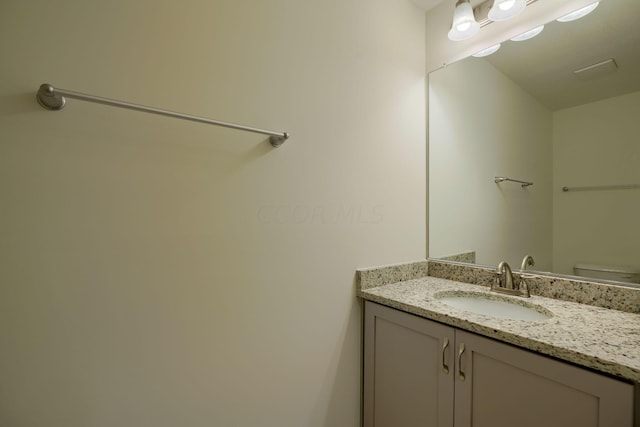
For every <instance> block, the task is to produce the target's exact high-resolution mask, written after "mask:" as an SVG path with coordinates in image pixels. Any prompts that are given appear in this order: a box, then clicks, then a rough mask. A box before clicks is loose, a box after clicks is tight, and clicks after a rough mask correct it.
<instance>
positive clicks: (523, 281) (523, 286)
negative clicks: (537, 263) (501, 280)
mask: <svg viewBox="0 0 640 427" xmlns="http://www.w3.org/2000/svg"><path fill="white" fill-rule="evenodd" d="M535 277H536V276H535V275H533V274H526V273H522V274H520V284H519V286H518V287H519V288H520V289H519V290H520V293H521V295H522V296H523V297H525V298H530V297H531V292H530V291H529V285H528V284H527V279H533V278H535Z"/></svg>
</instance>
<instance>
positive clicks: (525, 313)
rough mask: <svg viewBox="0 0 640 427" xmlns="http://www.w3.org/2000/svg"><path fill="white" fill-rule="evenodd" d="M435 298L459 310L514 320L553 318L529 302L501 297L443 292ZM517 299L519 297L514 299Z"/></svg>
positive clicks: (547, 312) (550, 314) (549, 313)
mask: <svg viewBox="0 0 640 427" xmlns="http://www.w3.org/2000/svg"><path fill="white" fill-rule="evenodd" d="M435 298H436V299H437V300H438V301H439V302H441V303H444V304H446V305H448V306H450V307H453V308H457V309H458V310H464V311H469V312H471V313H476V314H482V315H485V316H491V317H498V318H501V319H513V320H545V319H549V318H551V317H553V313H551V312H550V311H549V310H547V309H545V308H543V307H540V306H539V305H536V304H532V303H530V302H528V301H524V300H523V301H520V300H517V301H514V300H512V299H509V298H504V297H502V296H500V295H492V294H481V293H474V292H453V293H452V292H443V293H441V294H437V295H435ZM514 298H517V297H514Z"/></svg>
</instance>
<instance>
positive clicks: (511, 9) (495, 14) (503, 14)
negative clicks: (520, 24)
mask: <svg viewBox="0 0 640 427" xmlns="http://www.w3.org/2000/svg"><path fill="white" fill-rule="evenodd" d="M525 7H527V2H526V0H494V1H493V6H492V7H491V9H490V10H489V19H491V20H492V21H505V20H507V19H509V18H513V17H514V16H516V15H518V14H519V13H520V12H522V11H523V10H524V8H525Z"/></svg>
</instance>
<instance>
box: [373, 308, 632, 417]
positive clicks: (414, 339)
mask: <svg viewBox="0 0 640 427" xmlns="http://www.w3.org/2000/svg"><path fill="white" fill-rule="evenodd" d="M363 381H364V388H363V393H364V396H363V407H364V408H363V409H364V411H363V425H364V427H417V426H424V427H431V426H433V427H436V426H437V427H445V426H447V427H451V426H455V427H471V426H473V427H513V426H518V427H540V426H545V427H572V426H576V427H578V426H579V427H590V426H593V427H596V426H598V427H632V426H633V393H634V391H633V386H632V385H631V384H628V383H626V382H623V381H619V380H616V379H613V378H610V377H608V376H605V375H601V374H598V373H595V372H592V371H589V370H587V369H583V368H579V367H576V366H573V365H570V364H568V363H564V362H560V361H557V360H554V359H551V358H548V357H546V356H542V355H540V354H537V353H534V352H531V351H528V350H523V349H520V348H517V347H514V346H511V345H508V344H504V343H501V342H498V341H495V340H493V339H490V338H485V337H482V336H479V335H476V334H472V333H469V332H465V331H462V330H458V329H456V328H453V327H450V326H446V325H443V324H440V323H437V322H433V321H430V320H427V319H424V318H421V317H418V316H414V315H411V314H408V313H405V312H402V311H399V310H395V309H392V308H388V307H385V306H382V305H379V304H376V303H372V302H370V301H365V314H364V378H363Z"/></svg>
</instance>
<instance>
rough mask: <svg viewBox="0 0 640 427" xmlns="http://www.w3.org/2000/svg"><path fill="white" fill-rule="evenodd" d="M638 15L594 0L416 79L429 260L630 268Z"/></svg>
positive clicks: (561, 270) (629, 6)
mask: <svg viewBox="0 0 640 427" xmlns="http://www.w3.org/2000/svg"><path fill="white" fill-rule="evenodd" d="M638 17H640V1H638V0H603V1H601V2H600V4H599V5H598V7H597V8H596V9H595V10H594V11H593V12H592V13H590V14H589V15H587V16H585V17H584V18H582V19H579V20H576V21H572V22H557V21H553V22H550V23H548V24H547V25H545V28H544V30H543V31H542V33H540V34H539V35H538V36H537V37H535V38H532V39H530V40H526V41H519V42H517V41H511V40H509V41H506V42H504V43H502V45H501V47H500V49H499V50H498V51H497V52H496V53H494V54H492V55H489V56H486V57H482V58H480V57H469V58H466V59H464V60H462V61H459V62H457V63H454V64H451V65H449V66H447V67H445V68H443V69H440V70H437V71H434V72H432V73H431V74H430V75H429V255H430V257H431V258H441V259H449V260H454V261H461V262H470V263H476V264H481V265H488V266H494V267H495V266H496V265H497V264H498V263H499V262H500V261H502V260H506V261H508V262H509V263H510V264H511V266H512V267H513V268H515V269H517V268H519V267H520V263H521V261H522V259H523V257H524V256H525V255H532V256H533V258H534V259H535V261H536V264H535V266H534V267H533V270H537V271H544V272H551V273H555V274H562V275H574V274H575V270H574V267H575V266H576V265H582V266H584V265H586V266H591V265H595V266H599V267H602V268H609V267H611V268H613V269H620V270H621V271H627V270H628V271H632V270H636V271H640V25H638V22H637V20H638ZM496 177H506V178H510V179H513V180H518V181H524V182H527V183H529V182H530V183H532V185H524V186H523V185H522V183H518V182H514V181H499V182H495V181H496V179H495V178H496ZM565 187H566V188H565ZM563 188H564V190H567V189H568V191H563ZM597 275H598V273H597V272H596V273H594V276H593V277H597ZM629 277H630V279H629V280H626V279H622V280H619V281H620V282H631V281H633V280H635V279H634V278H633V276H629ZM638 286H640V285H638Z"/></svg>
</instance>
